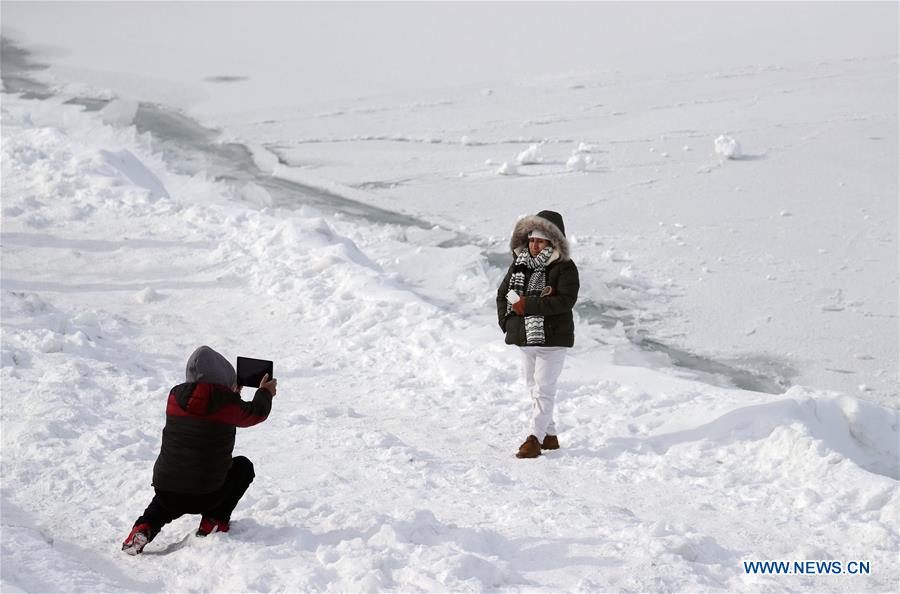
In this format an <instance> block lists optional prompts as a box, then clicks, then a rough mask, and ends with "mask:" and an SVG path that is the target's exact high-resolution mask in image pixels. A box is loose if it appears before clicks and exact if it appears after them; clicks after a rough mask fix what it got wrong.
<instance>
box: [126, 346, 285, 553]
mask: <svg viewBox="0 0 900 594" xmlns="http://www.w3.org/2000/svg"><path fill="white" fill-rule="evenodd" d="M185 380H186V383H183V384H179V385H177V386H175V387H174V388H172V391H171V392H170V393H169V400H168V404H167V406H166V426H165V428H164V429H163V434H162V446H161V447H160V451H159V456H158V457H157V459H156V464H155V465H154V466H153V487H154V489H155V491H156V494H155V495H154V497H153V500H152V501H151V502H150V505H148V506H147V509H146V510H144V513H143V514H142V515H141V517H140V518H138V519H137V521H136V522H135V523H134V527H133V528H132V530H131V533H130V534H129V535H128V537H127V538H126V539H125V542H124V543H122V550H123V551H125V552H127V553H128V554H130V555H137V554H139V553H140V552H141V551H142V550H143V549H144V546H145V545H146V544H147V543H148V542H150V541H151V540H153V538H154V537H155V536H156V535H157V534H158V533H159V531H160V530H161V529H162V527H163V526H165V525H166V524H168V523H169V522H171V521H172V520H174V519H176V518H179V517H181V516H182V515H184V514H201V515H202V519H201V520H200V526H199V528H198V529H197V536H206V535H208V534H210V533H212V532H228V529H229V522H230V521H231V512H232V511H233V510H234V508H235V507H236V506H237V503H238V501H240V499H241V497H242V496H243V495H244V492H245V491H246V490H247V487H249V486H250V483H251V482H253V478H254V476H255V475H254V473H253V463H251V462H250V460H248V459H247V458H245V457H244V456H238V457H236V458H232V456H231V455H232V452H233V451H234V437H235V428H236V427H250V426H252V425H256V424H257V423H261V422H263V421H265V420H266V418H267V417H268V416H269V412H270V411H271V409H272V398H273V397H274V396H275V392H276V385H277V383H278V380H275V379H270V378H269V376H268V375H266V376H265V377H263V379H262V382H261V383H260V385H259V389H258V390H256V393H255V394H254V396H253V400H252V401H250V402H247V401H244V400H241V396H240V391H241V386H238V385H237V383H236V374H235V371H234V367H232V365H231V363H229V362H228V360H226V359H225V357H223V356H222V355H220V354H219V353H217V352H216V351H214V350H212V349H211V348H209V347H208V346H202V347H200V348H198V349H197V350H195V351H194V352H193V354H191V356H190V358H189V359H188V362H187V369H186V371H185Z"/></svg>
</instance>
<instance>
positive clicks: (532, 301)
mask: <svg viewBox="0 0 900 594" xmlns="http://www.w3.org/2000/svg"><path fill="white" fill-rule="evenodd" d="M559 266H560V269H559V279H558V280H557V284H556V286H555V287H553V294H552V295H549V296H547V297H526V298H525V315H526V316H553V315H556V314H561V313H565V312H567V311H572V308H573V307H575V302H576V301H578V289H579V288H580V283H579V281H578V267H577V266H575V262H572V261H571V260H569V261H567V262H564V263H562V264H560V265H559Z"/></svg>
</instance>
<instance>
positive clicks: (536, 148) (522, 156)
mask: <svg viewBox="0 0 900 594" xmlns="http://www.w3.org/2000/svg"><path fill="white" fill-rule="evenodd" d="M543 160H544V155H543V154H542V153H541V145H539V144H532V145H531V146H529V147H528V148H527V149H525V150H524V151H522V152H521V153H519V155H518V156H517V157H516V163H518V164H519V165H536V164H538V163H541V162H543Z"/></svg>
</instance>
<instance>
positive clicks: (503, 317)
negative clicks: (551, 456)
mask: <svg viewBox="0 0 900 594" xmlns="http://www.w3.org/2000/svg"><path fill="white" fill-rule="evenodd" d="M509 247H510V248H511V249H512V253H513V262H512V264H511V265H510V267H509V271H508V272H507V273H506V277H505V278H504V279H503V282H502V283H501V284H500V288H499V289H498V290H497V318H498V321H499V322H500V328H502V329H503V331H504V332H505V333H506V344H514V345H516V346H518V347H520V350H521V351H522V367H523V371H524V372H525V385H526V386H527V387H528V391H529V392H530V394H531V400H532V429H531V435H529V436H528V439H526V440H525V443H523V444H522V445H521V446H520V447H519V451H518V453H517V454H516V457H517V458H537V457H538V456H540V455H541V450H556V449H559V440H558V439H557V436H556V423H555V422H554V421H553V405H554V402H555V400H556V380H557V378H559V374H560V372H561V371H562V368H563V364H564V363H565V360H566V349H569V348H571V347H572V345H573V344H575V322H574V320H573V319H572V308H573V307H574V306H575V301H576V300H577V299H578V287H579V284H578V268H576V267H575V263H574V262H572V260H571V259H570V254H569V242H568V241H567V240H566V227H565V225H564V224H563V219H562V215H560V214H559V213H558V212H553V211H552V210H542V211H541V212H539V213H537V214H536V215H531V216H527V217H524V218H522V219H521V220H519V221H518V222H517V223H516V226H515V229H513V234H512V239H510V242H509Z"/></svg>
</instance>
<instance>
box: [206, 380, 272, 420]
mask: <svg viewBox="0 0 900 594" xmlns="http://www.w3.org/2000/svg"><path fill="white" fill-rule="evenodd" d="M233 394H234V393H233ZM271 411H272V394H271V393H270V392H269V391H268V390H266V389H265V388H259V389H258V390H256V394H254V395H253V400H251V401H250V402H247V401H246V400H241V397H240V395H238V394H234V396H233V400H231V401H230V402H228V403H227V404H225V405H224V406H223V407H222V408H220V409H219V410H217V411H216V412H214V413H212V414H211V415H209V417H207V418H209V419H210V420H212V421H219V422H220V423H227V424H229V425H234V426H235V427H252V426H253V425H256V424H258V423H262V422H263V421H265V420H266V418H268V416H269V413H270V412H271Z"/></svg>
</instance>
